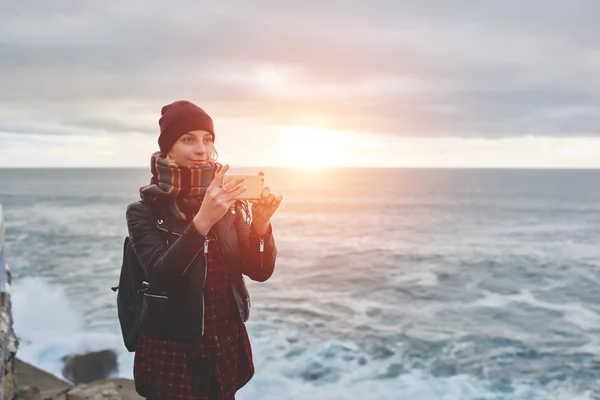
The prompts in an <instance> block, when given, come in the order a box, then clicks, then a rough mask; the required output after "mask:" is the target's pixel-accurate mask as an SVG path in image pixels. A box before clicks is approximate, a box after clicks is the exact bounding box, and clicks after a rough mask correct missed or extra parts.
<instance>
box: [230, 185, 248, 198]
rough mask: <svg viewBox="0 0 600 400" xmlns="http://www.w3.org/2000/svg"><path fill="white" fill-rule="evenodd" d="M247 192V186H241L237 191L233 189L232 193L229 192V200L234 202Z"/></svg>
mask: <svg viewBox="0 0 600 400" xmlns="http://www.w3.org/2000/svg"><path fill="white" fill-rule="evenodd" d="M245 191H246V186H240V187H238V188H236V189H233V190H232V191H231V192H227V200H228V201H229V200H233V199H234V198H235V197H237V196H239V195H240V194H242V193H244V192H245Z"/></svg>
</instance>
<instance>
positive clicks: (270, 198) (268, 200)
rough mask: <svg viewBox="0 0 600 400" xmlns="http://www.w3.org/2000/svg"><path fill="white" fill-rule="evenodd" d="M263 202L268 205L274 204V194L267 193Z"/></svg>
mask: <svg viewBox="0 0 600 400" xmlns="http://www.w3.org/2000/svg"><path fill="white" fill-rule="evenodd" d="M265 204H266V205H268V206H273V205H275V196H274V195H273V193H269V195H268V196H267V198H266V199H265Z"/></svg>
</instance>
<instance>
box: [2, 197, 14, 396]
mask: <svg viewBox="0 0 600 400" xmlns="http://www.w3.org/2000/svg"><path fill="white" fill-rule="evenodd" d="M4 239H5V233H4V216H3V210H2V205H1V204H0V298H1V302H2V304H1V306H0V363H2V368H0V373H1V374H0V376H1V379H2V381H1V382H0V392H1V393H0V396H1V398H2V400H10V399H13V398H14V397H15V394H16V382H15V377H14V371H15V368H14V360H15V355H16V353H17V346H18V341H17V338H16V336H15V333H14V331H13V319H12V312H11V304H10V271H9V269H8V264H7V263H6V260H5V255H4V242H5V241H4Z"/></svg>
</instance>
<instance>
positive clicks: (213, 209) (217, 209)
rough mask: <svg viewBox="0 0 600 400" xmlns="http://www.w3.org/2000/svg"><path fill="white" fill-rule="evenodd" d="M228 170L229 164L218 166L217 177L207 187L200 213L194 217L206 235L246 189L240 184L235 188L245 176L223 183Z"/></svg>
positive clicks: (201, 231) (196, 223)
mask: <svg viewBox="0 0 600 400" xmlns="http://www.w3.org/2000/svg"><path fill="white" fill-rule="evenodd" d="M228 170H229V165H228V164H225V165H224V166H222V167H218V169H217V171H216V173H215V177H214V178H213V180H212V182H211V184H210V185H209V186H208V188H207V189H206V193H205V194H204V199H203V200H202V205H201V206H200V210H198V213H197V214H196V216H195V217H194V221H193V222H194V225H195V226H196V229H198V232H200V233H201V234H202V235H204V236H206V235H207V234H208V231H209V230H210V228H211V227H212V226H213V225H214V224H216V223H217V221H219V220H220V219H221V218H223V216H224V215H225V214H226V213H227V210H229V208H231V206H232V205H233V204H234V203H235V199H234V198H235V197H237V196H239V195H240V194H242V193H244V192H245V191H246V186H240V187H238V188H237V189H235V190H233V189H234V188H236V187H237V186H238V185H240V184H241V183H242V182H243V181H244V177H240V178H238V179H235V180H233V181H231V182H227V184H226V185H223V177H224V176H225V173H226V172H227V171H228Z"/></svg>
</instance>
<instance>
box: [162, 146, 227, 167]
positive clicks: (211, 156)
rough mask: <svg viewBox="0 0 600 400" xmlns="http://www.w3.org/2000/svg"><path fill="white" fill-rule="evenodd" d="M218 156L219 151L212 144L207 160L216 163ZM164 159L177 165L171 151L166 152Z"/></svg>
mask: <svg viewBox="0 0 600 400" xmlns="http://www.w3.org/2000/svg"><path fill="white" fill-rule="evenodd" d="M218 158H219V152H218V151H217V149H216V148H215V146H214V145H213V148H212V152H211V153H210V154H209V155H208V161H210V162H211V163H216V162H217V159H218ZM165 161H166V162H167V164H169V165H177V163H176V162H175V160H174V159H173V157H172V156H171V152H168V153H167V157H165Z"/></svg>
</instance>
